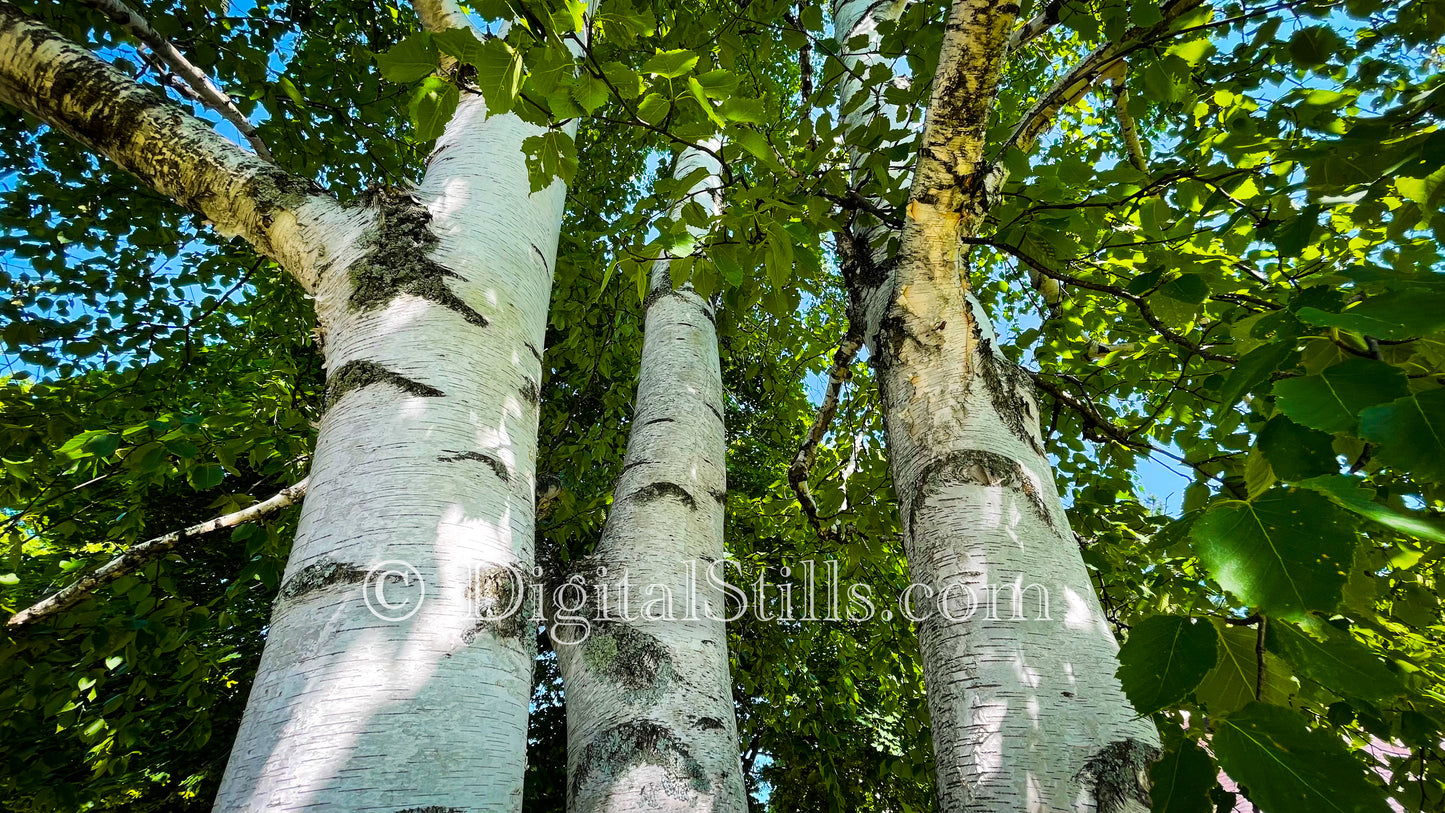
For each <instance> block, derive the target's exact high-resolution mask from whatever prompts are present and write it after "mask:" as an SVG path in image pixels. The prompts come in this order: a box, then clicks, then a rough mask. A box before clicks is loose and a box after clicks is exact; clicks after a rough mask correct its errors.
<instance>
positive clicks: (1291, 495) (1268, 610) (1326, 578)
mask: <svg viewBox="0 0 1445 813" xmlns="http://www.w3.org/2000/svg"><path fill="white" fill-rule="evenodd" d="M1345 517H1346V515H1344V514H1341V513H1340V511H1339V509H1337V508H1335V506H1334V504H1333V503H1331V502H1330V501H1329V500H1327V499H1325V498H1324V497H1322V496H1320V495H1319V494H1316V493H1315V492H1313V491H1301V490H1298V489H1287V490H1285V489H1279V490H1275V491H1271V492H1269V494H1267V495H1266V496H1264V497H1263V498H1261V499H1259V500H1257V501H1255V502H1242V501H1239V500H1228V501H1225V502H1220V503H1216V504H1215V505H1214V506H1212V507H1211V508H1210V509H1209V510H1208V511H1205V512H1204V515H1203V516H1202V517H1200V518H1199V521H1198V522H1196V523H1194V527H1193V528H1192V529H1191V530H1190V536H1191V538H1192V539H1193V541H1194V547H1195V550H1196V551H1198V553H1199V558H1200V560H1202V561H1203V562H1204V565H1205V567H1207V568H1208V569H1209V572H1210V574H1211V575H1212V576H1214V578H1215V580H1217V581H1218V582H1219V583H1220V584H1221V585H1222V586H1223V587H1224V588H1225V589H1226V590H1228V591H1229V592H1231V593H1233V594H1234V595H1236V596H1238V597H1239V599H1240V600H1241V601H1243V602H1244V603H1245V604H1247V605H1248V606H1250V607H1257V608H1259V609H1260V610H1261V611H1262V612H1264V613H1265V614H1267V615H1271V616H1278V617H1281V618H1289V619H1300V618H1303V617H1305V615H1306V614H1307V613H1309V612H1310V611H1311V610H1320V611H1323V612H1328V611H1330V610H1333V609H1334V608H1335V606H1336V605H1338V604H1339V602H1340V588H1341V587H1343V586H1344V583H1345V577H1346V575H1347V572H1348V570H1349V567H1350V564H1351V562H1352V561H1353V558H1354V550H1355V532H1354V529H1353V528H1352V527H1351V525H1350V523H1349V522H1348V521H1347V520H1346V518H1345Z"/></svg>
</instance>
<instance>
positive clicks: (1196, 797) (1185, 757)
mask: <svg viewBox="0 0 1445 813" xmlns="http://www.w3.org/2000/svg"><path fill="white" fill-rule="evenodd" d="M1217 773H1218V771H1217V770H1216V769H1215V767H1214V760H1212V759H1210V758H1209V754H1207V753H1205V752H1204V749H1203V748H1200V747H1199V746H1198V745H1196V744H1195V743H1194V740H1191V739H1189V738H1188V737H1180V738H1179V741H1178V742H1177V743H1176V744H1175V745H1174V747H1171V748H1169V749H1167V750H1165V752H1164V756H1163V757H1161V758H1160V759H1159V761H1158V762H1155V763H1154V765H1153V766H1152V767H1151V768H1150V769H1149V779H1150V780H1151V782H1152V787H1150V789H1149V798H1150V799H1152V800H1153V802H1154V803H1153V804H1152V805H1151V806H1150V809H1151V811H1152V813H1210V812H1211V811H1213V810H1214V804H1213V803H1212V802H1211V801H1210V800H1209V790H1210V788H1213V787H1214V783H1215V781H1216V780H1215V776H1216V774H1217Z"/></svg>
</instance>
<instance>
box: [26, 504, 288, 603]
mask: <svg viewBox="0 0 1445 813" xmlns="http://www.w3.org/2000/svg"><path fill="white" fill-rule="evenodd" d="M310 479H311V478H309V477H308V478H305V479H303V480H302V481H301V482H299V483H297V484H296V485H293V486H289V487H287V488H283V489H281V491H280V492H278V493H277V494H276V495H275V496H272V497H271V498H270V499H267V500H264V501H262V502H258V503H256V504H255V505H252V506H249V507H247V508H242V509H241V510H240V511H236V512H233V513H230V514H226V515H225V516H221V517H216V518H215V519H211V520H207V521H205V522H202V523H200V524H198V525H192V526H190V527H189V528H183V529H182V530H179V531H172V532H171V533H168V534H166V535H165V536H158V537H156V538H155V539H150V540H147V541H145V542H141V543H140V544H138V545H136V546H135V547H132V548H131V549H130V550H127V551H126V552H125V553H122V554H121V555H119V556H117V557H115V558H114V559H111V560H110V561H109V562H106V563H105V564H103V565H101V566H100V567H98V568H96V569H95V570H93V571H91V572H90V573H87V574H86V575H84V576H81V577H80V579H79V580H77V581H76V582H75V583H74V584H71V585H69V586H68V587H65V588H63V589H61V590H60V591H59V592H57V593H54V594H52V595H50V596H48V597H46V598H43V599H41V600H40V601H37V602H35V603H34V604H32V605H30V606H29V607H26V608H25V609H23V610H21V611H20V612H18V613H16V614H15V615H13V616H11V617H10V620H9V621H7V622H5V626H6V627H8V628H9V629H11V630H15V629H19V628H21V627H24V626H26V625H29V624H33V623H35V622H36V621H40V620H43V619H46V618H49V617H51V616H53V615H56V614H58V613H62V612H64V611H66V610H68V609H70V608H71V607H74V606H75V605H77V604H79V603H80V602H82V601H84V600H85V599H86V598H88V597H89V596H90V595H91V594H92V593H94V592H95V591H96V590H98V589H100V588H101V587H104V586H105V585H107V584H110V583H111V582H113V581H115V580H116V579H119V578H120V577H122V576H124V575H126V574H128V573H134V572H135V571H136V570H138V569H140V568H142V567H144V566H145V565H147V564H149V563H151V562H153V561H155V560H156V559H158V558H160V557H161V556H164V555H165V554H166V553H169V552H170V551H172V550H175V549H176V548H177V547H179V546H180V545H181V544H183V543H185V542H188V541H190V540H192V539H195V538H196V537H198V536H204V535H205V534H208V533H211V532H212V531H219V530H222V529H224V528H233V527H235V526H237V525H241V524H243V523H247V522H254V521H256V520H258V519H262V518H263V517H267V516H270V515H271V514H274V513H276V512H277V511H280V510H281V509H283V508H286V507H288V506H291V505H295V504H296V503H298V502H300V501H301V498H302V497H304V496H305V495H306V487H307V485H308V484H309V482H310Z"/></svg>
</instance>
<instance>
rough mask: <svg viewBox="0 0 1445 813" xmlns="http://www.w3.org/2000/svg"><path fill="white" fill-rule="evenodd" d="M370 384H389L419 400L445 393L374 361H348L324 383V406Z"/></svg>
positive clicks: (332, 403) (437, 396) (334, 402)
mask: <svg viewBox="0 0 1445 813" xmlns="http://www.w3.org/2000/svg"><path fill="white" fill-rule="evenodd" d="M371 384H390V385H392V386H393V387H396V388H397V389H399V390H401V391H402V392H404V393H407V394H408V395H415V396H417V397H419V398H440V397H441V396H443V395H446V393H444V392H442V391H441V390H439V389H437V388H436V387H430V386H427V385H426V384H423V383H421V382H419V381H413V380H411V379H410V378H407V377H406V376H404V375H401V374H400V373H394V372H392V371H391V370H388V369H386V368H385V367H383V366H381V365H380V364H377V363H376V362H374V361H362V360H357V361H348V362H346V363H345V364H343V365H341V368H340V369H338V370H337V371H336V372H334V373H332V374H331V376H330V378H329V380H328V381H327V382H326V404H327V406H332V405H335V404H336V402H337V401H340V400H341V396H343V395H345V394H347V393H348V392H351V391H352V390H359V389H361V388H362V387H365V386H368V385H371Z"/></svg>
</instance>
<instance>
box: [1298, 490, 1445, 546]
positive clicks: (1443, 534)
mask: <svg viewBox="0 0 1445 813" xmlns="http://www.w3.org/2000/svg"><path fill="white" fill-rule="evenodd" d="M1299 485H1300V487H1301V488H1308V489H1311V490H1313V491H1318V492H1319V493H1321V494H1323V495H1325V496H1326V497H1328V498H1329V499H1330V501H1331V502H1333V503H1334V504H1335V505H1338V506H1340V507H1341V508H1344V509H1346V510H1348V511H1353V512H1354V513H1356V514H1359V515H1360V516H1362V517H1365V518H1366V519H1368V520H1370V521H1372V522H1377V523H1379V524H1381V525H1384V526H1385V527H1386V528H1389V529H1391V530H1393V531H1398V532H1399V533H1402V534H1405V535H1407V536H1414V537H1418V538H1420V539H1428V540H1430V541H1432V542H1445V521H1442V520H1440V519H1434V518H1430V517H1425V516H1421V515H1419V514H1414V513H1408V512H1405V511H1398V510H1396V509H1394V508H1390V507H1389V506H1387V505H1381V504H1379V503H1377V502H1375V490H1374V489H1373V488H1369V487H1368V486H1366V485H1365V482H1364V480H1361V479H1360V478H1358V477H1349V476H1347V475H1343V474H1337V475H1334V476H1329V477H1314V478H1311V479H1309V480H1303V481H1301V482H1300V484H1299Z"/></svg>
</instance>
